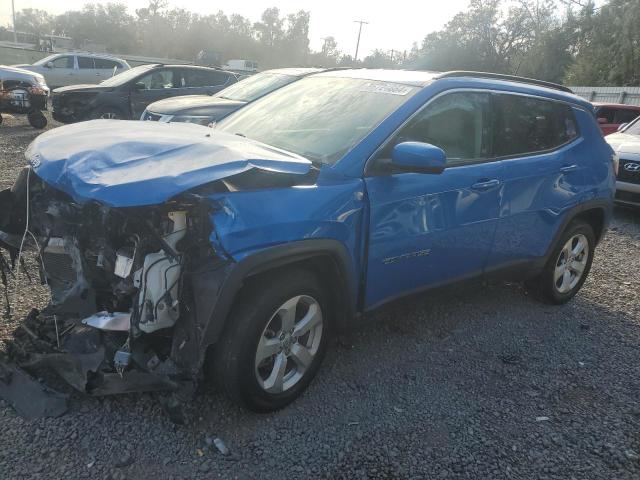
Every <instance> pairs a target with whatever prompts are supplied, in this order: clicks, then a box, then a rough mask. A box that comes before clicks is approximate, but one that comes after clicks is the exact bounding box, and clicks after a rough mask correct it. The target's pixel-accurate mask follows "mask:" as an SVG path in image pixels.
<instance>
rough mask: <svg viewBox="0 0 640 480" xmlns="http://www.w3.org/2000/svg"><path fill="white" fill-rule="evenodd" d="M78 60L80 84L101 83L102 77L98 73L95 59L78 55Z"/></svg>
mask: <svg viewBox="0 0 640 480" xmlns="http://www.w3.org/2000/svg"><path fill="white" fill-rule="evenodd" d="M76 57H77V59H78V74H77V81H78V83H90V84H91V83H100V76H99V75H98V73H97V71H96V66H95V63H94V61H93V57H88V56H86V55H77V56H76Z"/></svg>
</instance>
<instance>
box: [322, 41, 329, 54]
mask: <svg viewBox="0 0 640 480" xmlns="http://www.w3.org/2000/svg"><path fill="white" fill-rule="evenodd" d="M328 39H329V37H321V38H320V40H322V42H323V43H322V55H326V54H327V40H328Z"/></svg>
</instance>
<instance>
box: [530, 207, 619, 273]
mask: <svg viewBox="0 0 640 480" xmlns="http://www.w3.org/2000/svg"><path fill="white" fill-rule="evenodd" d="M589 210H600V211H601V212H602V214H603V218H604V221H603V224H602V231H600V232H594V233H595V234H596V237H597V238H598V239H601V238H602V236H603V235H604V232H605V231H606V230H607V225H608V223H609V221H610V219H611V215H612V212H613V201H612V200H605V199H603V198H596V199H592V200H587V201H586V202H583V203H580V204H578V205H576V206H574V207H572V208H571V209H569V210H568V211H567V212H566V213H565V214H564V219H563V220H562V223H561V224H560V227H559V228H558V230H557V231H556V233H555V234H554V236H553V241H551V243H550V244H549V247H548V248H547V251H546V253H545V255H544V257H543V261H542V262H540V264H539V267H540V268H543V267H544V266H545V265H546V263H547V261H548V260H549V257H550V256H551V253H552V252H553V250H554V248H555V247H556V244H557V243H558V241H559V240H560V237H561V236H562V234H563V233H564V231H565V230H566V228H567V226H568V225H569V224H570V223H571V222H572V221H573V220H575V219H576V218H577V217H578V216H580V214H582V213H585V212H587V211H589Z"/></svg>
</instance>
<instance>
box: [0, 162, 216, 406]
mask: <svg viewBox="0 0 640 480" xmlns="http://www.w3.org/2000/svg"><path fill="white" fill-rule="evenodd" d="M29 168H30V167H27V168H26V169H25V170H24V171H23V172H22V174H21V175H20V177H19V179H18V181H17V182H16V184H15V185H14V187H13V189H12V190H11V191H5V192H2V197H1V200H0V201H2V207H1V211H3V212H5V215H4V218H3V219H2V222H3V225H2V231H1V232H0V245H1V246H2V247H4V249H5V250H7V251H8V257H9V258H8V259H6V258H5V262H4V265H5V270H6V266H7V265H8V264H9V263H12V264H14V265H15V264H16V262H17V261H19V257H20V256H21V255H22V252H21V251H20V248H21V246H22V248H23V249H24V248H25V247H30V248H32V249H36V250H37V253H38V257H39V260H40V261H39V262H38V265H39V270H40V279H41V281H42V283H43V284H46V285H47V286H48V287H49V289H50V291H51V302H50V304H49V305H48V306H47V307H46V308H45V309H44V310H43V311H42V312H38V311H35V310H34V311H32V312H31V314H30V315H29V316H28V317H27V318H26V319H25V321H24V322H23V323H22V324H21V326H20V327H19V329H18V330H19V333H18V335H17V336H16V338H15V341H14V342H13V344H12V345H11V349H10V352H9V353H10V354H11V355H12V356H13V359H14V360H16V361H17V363H18V364H19V365H20V366H21V367H22V368H24V369H27V370H33V369H36V368H40V367H48V368H51V369H53V370H55V371H56V372H57V373H58V374H59V375H60V376H61V377H62V378H63V379H65V380H66V381H67V382H68V383H69V384H70V385H72V386H73V387H74V388H76V389H77V390H79V391H81V392H83V393H89V394H94V395H106V394H113V393H122V392H133V391H143V390H144V391H149V390H166V389H176V388H178V386H180V385H182V386H184V384H185V383H189V384H193V383H194V382H195V381H196V380H197V376H198V373H199V372H200V367H201V362H202V360H203V352H201V351H200V345H199V344H200V342H199V339H200V336H201V335H200V333H201V332H200V331H199V330H198V324H197V323H196V320H197V319H196V318H195V315H196V312H197V310H198V307H200V309H202V305H201V303H202V302H203V301H204V302H205V303H206V302H207V300H206V297H204V298H202V297H201V298H200V301H196V300H194V298H193V294H192V292H193V285H192V280H193V278H194V275H195V276H196V277H198V276H201V275H203V274H206V272H223V271H224V266H225V264H226V263H228V262H227V260H226V259H225V258H224V255H219V254H218V253H217V252H215V251H214V249H213V248H212V246H211V243H210V242H209V237H210V235H211V224H210V221H209V209H210V206H209V204H208V203H206V202H203V201H201V200H200V197H198V196H195V195H194V196H192V197H191V198H192V199H193V201H191V202H190V201H188V200H186V199H183V200H181V201H169V202H166V203H163V204H161V205H156V206H148V207H139V208H135V207H131V208H111V207H105V206H103V205H100V204H98V203H95V202H88V203H84V204H79V203H76V202H74V201H73V200H72V199H71V198H70V197H69V196H67V195H66V194H64V193H62V192H60V191H58V190H55V189H53V188H51V187H49V186H48V185H47V184H46V183H44V182H43V181H42V180H40V179H39V178H38V177H37V176H36V175H35V174H33V173H32V172H30V170H29ZM27 192H28V193H27ZM27 196H28V199H29V200H28V204H29V207H28V212H29V214H27ZM185 198H189V197H188V196H187V197H185ZM27 222H28V223H27ZM23 236H24V240H23ZM4 274H5V277H7V276H9V274H10V272H8V271H5V272H4ZM209 274H210V273H209ZM196 288H197V287H196ZM7 298H8V296H7ZM204 308H205V309H206V306H205V307H204ZM179 319H180V322H179V325H177V323H178V320H179ZM200 320H201V323H200V325H199V327H201V328H202V327H204V324H205V323H206V321H205V320H204V319H200Z"/></svg>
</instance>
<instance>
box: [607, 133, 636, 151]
mask: <svg viewBox="0 0 640 480" xmlns="http://www.w3.org/2000/svg"><path fill="white" fill-rule="evenodd" d="M604 139H605V140H606V141H607V143H608V144H609V145H610V146H611V148H613V150H614V151H615V152H616V153H618V154H620V153H635V154H640V137H638V136H637V135H631V134H630V133H620V132H619V133H612V134H611V135H607V136H606V137H604Z"/></svg>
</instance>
